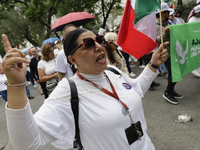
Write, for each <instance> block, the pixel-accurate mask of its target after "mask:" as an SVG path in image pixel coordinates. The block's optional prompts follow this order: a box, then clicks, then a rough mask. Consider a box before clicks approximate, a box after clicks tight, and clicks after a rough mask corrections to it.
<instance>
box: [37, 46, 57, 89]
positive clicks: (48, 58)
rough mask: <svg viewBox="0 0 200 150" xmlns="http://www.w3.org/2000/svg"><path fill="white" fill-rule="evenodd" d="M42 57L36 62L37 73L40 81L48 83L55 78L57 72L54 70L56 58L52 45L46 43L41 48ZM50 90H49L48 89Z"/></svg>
mask: <svg viewBox="0 0 200 150" xmlns="http://www.w3.org/2000/svg"><path fill="white" fill-rule="evenodd" d="M41 53H42V58H41V60H40V61H39V62H38V75H39V80H40V82H47V84H48V83H50V82H52V81H54V80H57V76H58V73H57V72H55V67H56V59H55V56H54V47H53V45H52V44H49V43H46V44H44V45H42V48H41ZM50 92H51V91H50Z"/></svg>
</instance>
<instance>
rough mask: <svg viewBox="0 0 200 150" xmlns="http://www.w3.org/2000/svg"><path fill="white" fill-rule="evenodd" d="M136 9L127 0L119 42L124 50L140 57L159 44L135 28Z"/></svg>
mask: <svg viewBox="0 0 200 150" xmlns="http://www.w3.org/2000/svg"><path fill="white" fill-rule="evenodd" d="M134 19H135V11H134V10H133V8H132V7H131V4H130V0H127V3H126V7H125V10H124V14H123V18H122V23H121V26H120V30H119V34H118V39H117V44H118V45H119V46H121V47H122V50H123V51H124V52H126V53H128V54H130V55H132V56H134V57H135V58H137V59H139V58H140V57H142V56H143V55H145V54H148V53H150V52H151V51H152V50H154V49H155V48H156V46H157V44H156V43H155V42H154V41H153V40H152V39H151V38H149V37H148V36H146V35H145V34H143V33H141V32H139V31H138V30H136V29H135V28H134Z"/></svg>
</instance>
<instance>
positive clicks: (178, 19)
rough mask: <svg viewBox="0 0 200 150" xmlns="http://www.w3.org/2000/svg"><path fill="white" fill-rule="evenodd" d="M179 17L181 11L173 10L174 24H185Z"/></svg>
mask: <svg viewBox="0 0 200 150" xmlns="http://www.w3.org/2000/svg"><path fill="white" fill-rule="evenodd" d="M181 16H182V11H181V10H180V9H175V12H174V22H175V24H176V25H178V24H183V23H185V21H184V20H183V18H181Z"/></svg>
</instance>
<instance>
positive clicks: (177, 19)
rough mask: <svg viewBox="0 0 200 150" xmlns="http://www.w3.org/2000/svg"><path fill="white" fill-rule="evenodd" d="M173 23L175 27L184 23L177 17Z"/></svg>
mask: <svg viewBox="0 0 200 150" xmlns="http://www.w3.org/2000/svg"><path fill="white" fill-rule="evenodd" d="M173 22H174V23H175V24H176V25H178V24H182V23H185V21H184V20H183V19H182V18H178V17H174V20H173Z"/></svg>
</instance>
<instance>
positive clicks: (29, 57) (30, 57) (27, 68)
mask: <svg viewBox="0 0 200 150" xmlns="http://www.w3.org/2000/svg"><path fill="white" fill-rule="evenodd" d="M26 57H27V58H28V60H31V59H32V58H33V56H30V55H26ZM26 70H27V71H29V72H30V71H31V70H30V67H29V66H28V67H26Z"/></svg>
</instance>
